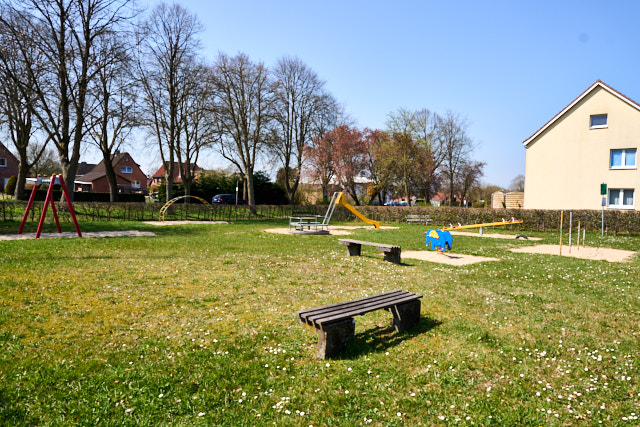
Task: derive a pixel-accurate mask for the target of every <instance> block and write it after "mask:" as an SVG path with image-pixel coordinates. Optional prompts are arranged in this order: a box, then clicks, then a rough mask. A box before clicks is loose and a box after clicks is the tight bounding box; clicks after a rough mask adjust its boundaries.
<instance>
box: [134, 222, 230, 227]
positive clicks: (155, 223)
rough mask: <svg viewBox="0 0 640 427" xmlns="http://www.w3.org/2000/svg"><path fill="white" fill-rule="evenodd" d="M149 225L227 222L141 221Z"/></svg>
mask: <svg viewBox="0 0 640 427" xmlns="http://www.w3.org/2000/svg"><path fill="white" fill-rule="evenodd" d="M143 222H144V223H145V224H149V225H159V226H165V225H189V224H229V223H228V222H227V221H143Z"/></svg>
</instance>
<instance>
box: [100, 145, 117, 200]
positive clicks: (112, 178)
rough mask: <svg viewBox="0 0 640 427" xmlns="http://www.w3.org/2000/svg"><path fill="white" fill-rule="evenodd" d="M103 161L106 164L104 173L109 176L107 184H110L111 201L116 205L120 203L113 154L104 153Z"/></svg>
mask: <svg viewBox="0 0 640 427" xmlns="http://www.w3.org/2000/svg"><path fill="white" fill-rule="evenodd" d="M102 160H103V162H104V171H105V174H106V175H107V182H108V183H109V201H110V202H111V203H115V202H117V201H118V181H117V178H116V171H115V170H114V169H113V162H112V161H111V154H110V153H102Z"/></svg>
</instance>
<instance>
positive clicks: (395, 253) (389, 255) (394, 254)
mask: <svg viewBox="0 0 640 427" xmlns="http://www.w3.org/2000/svg"><path fill="white" fill-rule="evenodd" d="M384 260H385V261H389V262H394V263H396V264H401V263H402V262H401V261H400V248H396V249H391V250H390V251H385V253H384Z"/></svg>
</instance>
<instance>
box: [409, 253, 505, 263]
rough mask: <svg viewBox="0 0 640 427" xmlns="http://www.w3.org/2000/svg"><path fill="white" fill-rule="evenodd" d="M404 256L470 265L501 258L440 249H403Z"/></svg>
mask: <svg viewBox="0 0 640 427" xmlns="http://www.w3.org/2000/svg"><path fill="white" fill-rule="evenodd" d="M402 258H411V259H419V260H422V261H429V262H436V263H438V264H448V265H468V264H475V263H478V262H485V261H500V259H498V258H489V257H483V256H475V255H466V254H454V253H451V252H444V253H441V252H438V251H402Z"/></svg>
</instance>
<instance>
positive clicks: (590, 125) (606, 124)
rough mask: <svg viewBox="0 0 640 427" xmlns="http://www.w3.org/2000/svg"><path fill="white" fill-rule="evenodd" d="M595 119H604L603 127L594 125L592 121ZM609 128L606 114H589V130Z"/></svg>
mask: <svg viewBox="0 0 640 427" xmlns="http://www.w3.org/2000/svg"><path fill="white" fill-rule="evenodd" d="M595 117H604V118H605V123H604V124H603V125H594V124H593V119H594V118H595ZM608 127H609V115H608V114H606V113H605V114H591V115H590V116H589V129H606V128H608Z"/></svg>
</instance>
